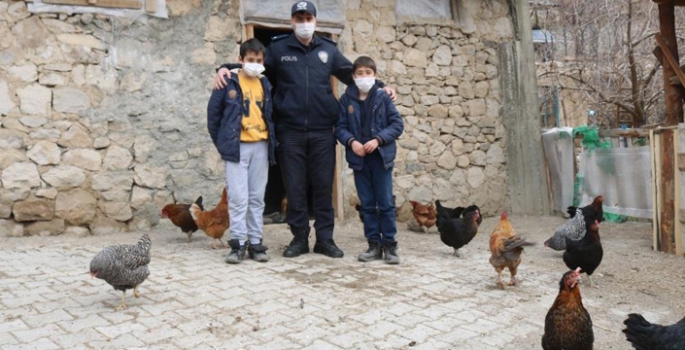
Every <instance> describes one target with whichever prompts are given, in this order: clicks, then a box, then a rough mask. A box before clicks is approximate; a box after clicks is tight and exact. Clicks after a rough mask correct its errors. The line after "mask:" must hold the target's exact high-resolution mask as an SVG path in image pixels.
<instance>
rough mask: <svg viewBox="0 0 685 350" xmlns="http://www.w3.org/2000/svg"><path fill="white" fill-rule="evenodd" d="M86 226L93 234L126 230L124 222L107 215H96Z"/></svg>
mask: <svg viewBox="0 0 685 350" xmlns="http://www.w3.org/2000/svg"><path fill="white" fill-rule="evenodd" d="M88 227H89V228H90V232H92V234H93V235H105V234H112V233H121V232H126V230H127V229H128V227H127V226H126V224H124V223H122V222H119V221H116V220H114V219H112V218H108V217H98V218H97V219H95V220H94V221H93V222H91V223H90V224H89V225H88Z"/></svg>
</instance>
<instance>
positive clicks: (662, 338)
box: [623, 314, 685, 350]
mask: <svg viewBox="0 0 685 350" xmlns="http://www.w3.org/2000/svg"><path fill="white" fill-rule="evenodd" d="M623 324H625V325H626V329H624V330H623V333H625V334H626V338H627V339H628V341H629V342H631V343H632V344H633V347H634V348H635V349H637V350H676V349H685V317H684V318H683V319H682V320H680V322H678V323H676V324H674V325H670V326H661V325H658V324H653V323H649V322H648V321H647V320H645V318H644V317H642V315H640V314H630V315H628V318H627V319H626V320H625V321H623Z"/></svg>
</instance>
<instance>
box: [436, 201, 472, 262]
mask: <svg viewBox="0 0 685 350" xmlns="http://www.w3.org/2000/svg"><path fill="white" fill-rule="evenodd" d="M435 207H436V209H437V215H436V216H437V219H436V223H437V226H438V232H440V240H441V241H442V243H445V244H446V245H448V246H450V247H452V248H453V249H454V255H455V256H459V248H461V247H463V246H465V245H467V244H469V242H471V240H472V239H473V237H475V236H476V234H477V233H478V218H480V210H475V211H471V212H468V213H466V214H464V217H463V218H452V217H450V215H451V209H448V208H445V207H443V206H442V205H440V201H435Z"/></svg>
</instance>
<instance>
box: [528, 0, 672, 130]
mask: <svg viewBox="0 0 685 350" xmlns="http://www.w3.org/2000/svg"><path fill="white" fill-rule="evenodd" d="M556 5H557V6H555V12H556V13H555V14H554V15H550V16H546V17H545V19H546V20H547V21H548V23H544V24H541V26H545V27H547V28H550V30H552V31H553V32H555V33H556V35H557V37H560V38H563V39H562V40H560V42H559V43H557V44H556V45H557V50H556V51H557V52H561V51H562V50H560V48H559V46H561V45H563V48H564V50H563V52H564V53H566V54H568V53H570V52H573V57H566V58H565V59H563V60H559V57H555V60H553V61H552V62H550V63H548V64H545V66H544V68H543V69H542V72H540V73H541V74H540V77H541V78H543V79H545V80H548V81H549V80H551V81H552V84H553V85H554V86H558V87H559V88H560V89H562V90H563V89H579V90H580V91H582V92H583V94H584V96H585V98H587V100H588V102H589V103H588V105H589V106H590V107H591V108H592V109H593V110H595V111H596V115H597V119H596V120H595V123H597V124H600V125H606V126H611V127H617V126H619V125H620V124H621V123H624V122H628V123H629V124H631V125H632V126H633V127H639V126H642V125H645V124H646V123H658V122H660V121H661V120H662V119H663V98H662V97H663V91H662V84H661V74H657V73H659V71H660V69H659V68H660V63H659V61H658V60H657V59H656V58H655V57H654V55H653V53H652V51H653V49H654V47H655V41H654V38H653V37H654V35H655V34H656V33H657V32H658V30H659V28H658V20H657V17H658V14H657V8H656V5H654V4H653V3H652V1H639V0H638V1H636V0H604V1H597V0H558V1H557V2H556ZM536 18H539V17H536ZM677 18H678V19H679V20H680V21H681V23H683V24H685V13H683V11H682V10H679V13H678V15H677ZM679 41H681V39H680V38H679ZM679 46H680V47H681V48H682V47H683V45H682V43H680V42H679ZM590 122H592V120H591V121H590Z"/></svg>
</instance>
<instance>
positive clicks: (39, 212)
mask: <svg viewBox="0 0 685 350" xmlns="http://www.w3.org/2000/svg"><path fill="white" fill-rule="evenodd" d="M12 213H13V214H14V221H17V222H26V221H47V220H52V218H53V217H54V216H55V206H54V203H53V202H52V201H50V200H47V199H37V198H34V199H27V200H23V201H18V202H16V203H14V207H13V208H12Z"/></svg>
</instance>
